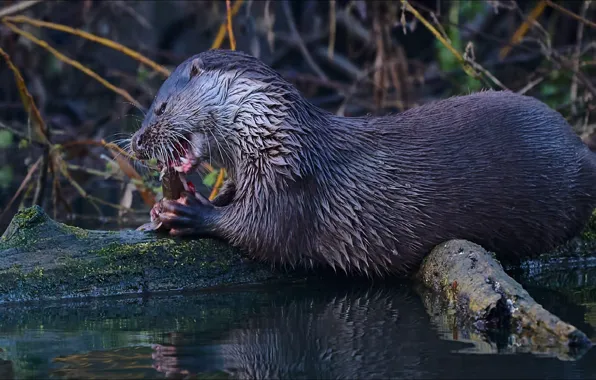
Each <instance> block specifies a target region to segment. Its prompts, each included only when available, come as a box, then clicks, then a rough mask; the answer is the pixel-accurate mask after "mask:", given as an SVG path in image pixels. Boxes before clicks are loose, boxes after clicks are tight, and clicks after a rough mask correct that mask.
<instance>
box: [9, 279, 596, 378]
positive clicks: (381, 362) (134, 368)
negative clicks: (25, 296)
mask: <svg viewBox="0 0 596 380" xmlns="http://www.w3.org/2000/svg"><path fill="white" fill-rule="evenodd" d="M536 294H537V293H536V292H533V295H534V296H535V297H536V298H537V300H539V301H541V302H542V303H543V305H544V306H545V307H548V306H549V305H550V304H552V305H557V309H558V310H557V312H558V313H559V316H561V317H562V318H563V319H565V320H567V321H569V322H571V323H574V324H575V325H576V326H577V327H579V328H580V329H582V330H583V331H585V332H586V333H587V334H588V335H590V336H591V337H592V338H593V337H594V335H595V334H594V330H593V327H592V326H591V325H589V324H588V323H587V322H586V319H589V318H588V317H586V316H589V315H590V313H589V308H587V307H586V306H585V305H583V306H582V305H574V304H571V303H568V302H566V297H561V296H556V295H555V294H554V293H552V292H550V293H549V294H550V295H549V296H548V297H542V298H540V297H538V296H537V295H536ZM553 297H554V298H553ZM449 320H450V318H449V315H445V314H441V313H440V312H439V313H437V311H436V310H435V311H432V310H431V309H430V308H429V304H428V302H427V300H426V301H425V298H424V297H421V296H419V295H418V294H417V293H416V292H415V291H414V290H413V288H412V287H411V286H409V285H400V284H391V285H387V284H386V285H370V284H348V285H346V284H343V285H337V284H336V285H330V284H323V283H320V284H311V285H293V286H287V287H274V288H263V287H259V288H248V289H241V290H234V291H226V292H209V293H202V294H194V295H162V296H159V297H151V298H136V299H103V300H89V301H85V302H82V301H76V302H66V303H56V304H49V305H43V306H42V305H29V306H26V307H24V306H19V307H3V308H1V309H0V357H1V358H2V359H3V360H2V361H0V378H11V377H13V378H23V379H25V378H76V379H81V378H102V379H106V378H113V379H125V378H165V377H170V378H203V379H205V378H265V377H268V378H304V379H306V378H326V379H327V378H350V379H354V378H415V379H429V378H460V379H461V378H474V379H486V378H510V379H514V378H515V379H519V378H541V379H561V378H567V379H585V378H596V349H592V350H590V351H588V352H587V353H585V354H583V356H581V357H580V358H579V359H577V360H560V359H557V358H553V357H544V356H540V355H534V354H529V353H515V352H514V351H515V350H513V349H512V348H511V346H509V348H507V347H506V346H507V344H505V343H502V344H500V347H499V343H496V344H495V343H487V342H481V341H480V342H474V341H473V340H471V338H474V337H473V336H466V334H465V333H464V332H461V331H457V330H453V329H451V328H450V327H449V326H450V323H449ZM475 339H479V338H478V337H475ZM497 341H498V340H497Z"/></svg>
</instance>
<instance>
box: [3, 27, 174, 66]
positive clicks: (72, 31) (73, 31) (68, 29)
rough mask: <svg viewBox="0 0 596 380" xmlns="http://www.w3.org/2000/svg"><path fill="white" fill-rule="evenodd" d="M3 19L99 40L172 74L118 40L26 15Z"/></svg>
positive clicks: (105, 44)
mask: <svg viewBox="0 0 596 380" xmlns="http://www.w3.org/2000/svg"><path fill="white" fill-rule="evenodd" d="M3 21H8V22H11V23H17V24H21V23H25V24H29V25H34V26H37V27H38V28H48V29H54V30H59V31H61V32H64V33H69V34H73V35H76V36H79V37H82V38H85V39H87V40H89V41H93V42H97V43H99V44H102V45H104V46H107V47H109V48H112V49H114V50H116V51H119V52H121V53H123V54H126V55H127V56H129V57H131V58H133V59H135V60H137V61H139V62H141V63H143V64H145V65H147V66H148V67H151V68H152V69H153V70H155V71H157V72H159V73H161V74H162V75H164V76H169V75H170V71H169V70H168V69H166V68H165V67H163V66H161V65H160V64H158V63H156V62H154V61H152V60H151V59H149V58H147V57H145V56H144V55H142V54H139V53H138V52H136V51H134V50H132V49H130V48H128V47H126V46H124V45H122V44H119V43H118V42H115V41H112V40H110V39H107V38H103V37H99V36H96V35H95V34H92V33H88V32H85V31H84V30H80V29H75V28H71V27H69V26H66V25H62V24H56V23H53V22H47V21H41V20H36V19H33V18H30V17H26V16H15V17H5V18H4V20H3Z"/></svg>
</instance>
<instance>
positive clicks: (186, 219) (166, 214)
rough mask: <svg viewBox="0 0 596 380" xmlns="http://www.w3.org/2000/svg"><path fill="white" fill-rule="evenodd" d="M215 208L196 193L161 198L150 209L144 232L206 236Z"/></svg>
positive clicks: (143, 227) (184, 192)
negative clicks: (176, 197)
mask: <svg viewBox="0 0 596 380" xmlns="http://www.w3.org/2000/svg"><path fill="white" fill-rule="evenodd" d="M214 209H215V207H214V206H213V204H211V202H210V201H209V200H208V199H207V198H205V197H203V196H202V195H201V194H199V193H197V192H189V191H183V192H182V193H181V194H180V197H179V198H178V199H166V198H163V199H161V200H160V201H159V202H157V203H156V204H154V205H153V208H152V209H151V212H150V215H151V222H149V223H147V224H144V225H143V226H141V227H139V228H138V229H139V230H144V231H159V232H168V233H169V234H170V235H172V236H199V235H207V234H208V233H209V232H210V230H211V228H210V225H211V221H212V217H213V214H214Z"/></svg>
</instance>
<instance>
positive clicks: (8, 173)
mask: <svg viewBox="0 0 596 380" xmlns="http://www.w3.org/2000/svg"><path fill="white" fill-rule="evenodd" d="M12 179H13V175H12V167H10V166H8V165H6V166H3V167H1V168H0V187H2V188H4V189H6V188H8V187H9V186H10V183H11V182H12Z"/></svg>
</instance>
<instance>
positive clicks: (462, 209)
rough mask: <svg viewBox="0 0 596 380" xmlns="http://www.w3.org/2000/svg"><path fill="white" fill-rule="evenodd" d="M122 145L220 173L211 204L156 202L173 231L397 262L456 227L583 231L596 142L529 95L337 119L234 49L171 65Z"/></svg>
mask: <svg viewBox="0 0 596 380" xmlns="http://www.w3.org/2000/svg"><path fill="white" fill-rule="evenodd" d="M132 149H133V151H134V152H135V153H136V155H137V156H138V157H139V158H141V159H147V158H151V157H155V158H157V159H158V161H159V162H161V163H162V164H163V165H164V166H165V167H170V168H171V167H175V168H176V169H177V170H178V171H180V172H183V173H186V172H189V171H191V170H193V168H194V167H195V165H196V163H197V162H198V161H200V160H208V159H212V160H214V161H217V162H218V163H219V164H221V165H222V166H223V167H225V168H226V169H227V170H228V179H227V181H226V183H225V184H224V187H223V189H222V193H221V194H220V196H219V197H218V199H216V200H214V202H213V203H210V202H208V201H206V200H205V199H204V198H202V197H201V196H199V195H198V194H194V195H193V194H192V193H193V192H192V191H191V192H190V193H185V194H184V195H183V196H182V197H181V198H180V199H177V200H167V199H164V200H162V201H161V202H159V203H158V204H157V205H156V206H155V207H154V209H153V210H152V216H153V218H154V219H156V220H158V221H159V223H161V225H162V227H163V228H165V229H167V230H169V231H170V233H171V234H172V235H178V236H208V237H214V238H220V239H224V240H226V241H228V242H229V243H231V244H232V245H235V246H237V247H240V248H242V249H244V250H246V251H247V252H249V253H250V254H251V255H252V256H253V257H254V258H257V259H262V260H266V261H268V262H270V263H274V264H284V265H290V266H296V265H305V266H307V267H311V266H317V265H327V266H331V267H333V268H340V269H342V270H344V271H346V272H348V273H358V272H360V273H366V274H386V273H393V274H407V273H409V272H410V271H411V270H413V269H416V268H417V266H418V265H419V264H420V262H421V260H422V258H423V257H424V256H425V255H426V254H427V253H428V252H429V251H430V250H431V249H432V248H433V247H434V246H435V245H437V244H439V243H441V242H443V241H446V240H448V239H452V238H460V239H467V240H470V241H473V242H475V243H478V244H480V245H482V246H484V247H485V248H486V249H489V250H492V251H495V252H497V253H498V254H500V255H510V256H512V257H520V256H523V255H529V254H534V253H542V252H545V251H548V250H550V249H552V248H553V247H555V246H557V245H558V244H560V243H562V242H564V241H565V240H567V239H569V238H571V237H573V236H575V235H576V234H578V233H579V232H580V230H581V229H582V227H583V226H584V224H585V223H586V222H587V220H588V219H589V216H590V214H591V212H592V210H593V209H594V207H595V200H596V197H595V191H596V190H595V189H594V185H596V161H595V157H594V153H592V152H591V151H589V149H588V148H587V147H586V146H585V145H584V144H583V143H582V142H581V140H580V138H579V137H578V136H577V135H576V134H575V133H574V132H573V131H572V129H571V128H570V126H569V125H568V124H567V122H566V121H565V119H564V118H563V117H562V116H561V115H560V114H559V113H557V112H555V111H554V110H552V109H550V108H549V107H548V106H547V105H545V104H543V103H542V102H540V101H538V100H536V99H534V98H531V97H527V96H521V95H517V94H515V93H511V92H502V91H484V92H480V93H476V94H472V95H466V96H458V97H452V98H449V99H445V100H441V101H437V102H435V103H432V104H427V105H424V106H421V107H418V108H413V109H410V110H408V111H405V112H403V113H400V114H396V115H389V116H384V117H349V118H348V117H338V116H336V115H334V114H332V113H329V112H326V111H323V110H321V109H319V108H317V107H315V106H314V105H312V104H311V103H309V102H308V101H307V100H306V99H305V98H304V97H303V96H302V95H301V94H300V93H299V91H298V90H297V89H296V88H295V87H294V86H293V85H291V84H290V83H288V82H287V81H285V80H284V79H283V78H282V77H281V76H280V75H279V74H278V73H277V72H275V71H274V70H273V69H271V68H270V67H268V66H267V65H265V64H264V63H262V62H261V61H260V60H258V59H256V58H254V57H252V56H250V55H248V54H245V53H241V52H237V51H227V50H210V51H206V52H203V53H200V54H198V55H196V56H194V57H191V58H189V59H187V60H186V61H185V62H183V63H182V64H180V65H179V66H178V67H177V68H176V70H175V71H174V72H173V73H172V75H171V76H170V77H169V78H168V79H167V80H166V81H165V82H164V84H163V85H162V87H161V89H160V90H159V92H158V94H157V96H156V98H155V100H154V102H153V104H152V105H151V108H150V110H149V112H148V113H147V116H146V118H145V120H144V121H143V124H142V126H141V128H140V129H139V131H137V132H136V133H135V135H134V136H133V137H132Z"/></svg>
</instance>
